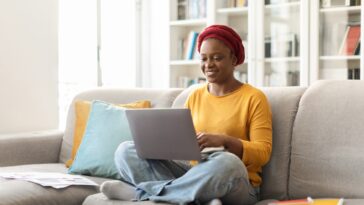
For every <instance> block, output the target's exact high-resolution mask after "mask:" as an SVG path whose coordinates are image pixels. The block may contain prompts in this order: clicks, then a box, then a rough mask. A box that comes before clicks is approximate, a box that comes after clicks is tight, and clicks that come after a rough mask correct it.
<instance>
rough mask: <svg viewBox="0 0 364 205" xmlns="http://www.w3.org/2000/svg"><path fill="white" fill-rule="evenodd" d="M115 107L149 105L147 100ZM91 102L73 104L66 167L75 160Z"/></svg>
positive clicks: (143, 106) (142, 106) (148, 106)
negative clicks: (73, 122) (72, 126)
mask: <svg viewBox="0 0 364 205" xmlns="http://www.w3.org/2000/svg"><path fill="white" fill-rule="evenodd" d="M117 106H120V107H124V108H150V107H151V103H150V101H148V100H141V101H136V102H132V103H128V104H118V105H117ZM90 109H91V102H90V101H76V102H75V117H76V118H75V130H74V134H73V147H72V152H71V159H69V160H67V162H66V167H70V166H71V165H72V163H73V160H74V159H75V156H76V153H77V150H78V147H79V146H80V144H81V141H82V138H83V135H84V133H85V130H86V125H87V120H88V116H89V114H90Z"/></svg>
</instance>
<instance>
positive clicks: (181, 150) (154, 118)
mask: <svg viewBox="0 0 364 205" xmlns="http://www.w3.org/2000/svg"><path fill="white" fill-rule="evenodd" d="M125 114H126V117H127V119H128V122H129V127H130V131H131V134H132V137H133V140H134V144H135V148H136V151H137V154H138V156H139V157H140V158H143V159H163V160H198V161H201V160H203V159H204V158H205V156H204V154H201V151H200V148H199V145H198V142H197V138H196V132H195V128H194V126H193V122H192V117H191V112H190V110H189V109H186V108H166V109H155V108H152V109H127V110H125Z"/></svg>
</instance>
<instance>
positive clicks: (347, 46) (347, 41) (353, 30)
mask: <svg viewBox="0 0 364 205" xmlns="http://www.w3.org/2000/svg"><path fill="white" fill-rule="evenodd" d="M359 41H360V25H348V26H347V28H346V30H345V34H344V38H343V41H342V43H341V46H340V50H339V54H340V55H355V51H356V48H357V47H358V45H359Z"/></svg>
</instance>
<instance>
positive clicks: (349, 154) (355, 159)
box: [288, 80, 364, 198]
mask: <svg viewBox="0 0 364 205" xmlns="http://www.w3.org/2000/svg"><path fill="white" fill-rule="evenodd" d="M363 123H364V81H352V80H350V81H349V80H343V81H333V80H327V81H319V82H317V83H315V84H314V85H312V86H311V87H310V88H309V89H307V91H306V92H305V93H304V95H303V96H302V98H301V101H300V105H299V109H298V113H297V116H296V120H295V122H294V127H293V135H292V152H291V166H290V178H289V192H288V194H289V196H290V197H291V198H301V197H306V196H312V197H345V198H363V197H364V189H363V184H364V177H363V174H362V171H363V170H364V152H363V147H364V134H363V133H364V126H363Z"/></svg>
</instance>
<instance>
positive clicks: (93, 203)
mask: <svg viewBox="0 0 364 205" xmlns="http://www.w3.org/2000/svg"><path fill="white" fill-rule="evenodd" d="M100 204H102V205H139V204H140V205H152V204H158V205H168V204H166V203H154V202H152V201H140V202H132V201H120V200H110V199H108V198H107V197H106V196H105V195H104V194H102V193H98V194H94V195H90V196H88V197H87V198H86V199H85V201H84V203H83V204H82V205H100Z"/></svg>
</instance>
